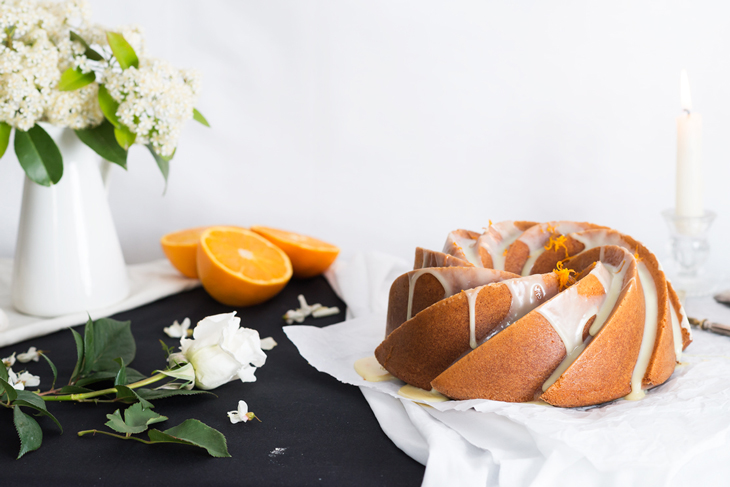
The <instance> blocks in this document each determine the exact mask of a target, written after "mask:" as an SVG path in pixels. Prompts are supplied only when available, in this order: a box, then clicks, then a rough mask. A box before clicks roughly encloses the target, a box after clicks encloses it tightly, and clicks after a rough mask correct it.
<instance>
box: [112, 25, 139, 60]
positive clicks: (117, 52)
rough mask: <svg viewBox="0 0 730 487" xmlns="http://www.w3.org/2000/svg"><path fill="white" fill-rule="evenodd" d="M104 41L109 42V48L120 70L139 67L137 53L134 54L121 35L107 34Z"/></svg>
mask: <svg viewBox="0 0 730 487" xmlns="http://www.w3.org/2000/svg"><path fill="white" fill-rule="evenodd" d="M106 40H107V41H108V42H109V47H111V49H112V52H113V53H114V57H115V58H117V61H118V62H119V66H121V68H122V69H128V68H130V67H132V66H134V67H135V68H138V67H139V58H137V53H136V52H134V49H132V46H130V45H129V42H127V40H126V39H125V38H124V36H123V35H122V34H117V33H116V32H107V33H106Z"/></svg>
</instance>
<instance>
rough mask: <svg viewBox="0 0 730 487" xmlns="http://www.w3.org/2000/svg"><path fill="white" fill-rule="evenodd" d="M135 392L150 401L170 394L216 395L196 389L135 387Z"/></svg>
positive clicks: (170, 395)
mask: <svg viewBox="0 0 730 487" xmlns="http://www.w3.org/2000/svg"><path fill="white" fill-rule="evenodd" d="M136 393H137V395H138V396H139V397H141V398H144V399H148V400H150V401H154V400H155V399H164V398H166V397H172V396H195V395H197V394H210V395H211V396H215V397H218V396H216V395H215V394H213V393H212V392H209V391H201V390H198V389H192V390H187V389H156V390H155V389H145V388H142V389H136Z"/></svg>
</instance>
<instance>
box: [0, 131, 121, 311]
mask: <svg viewBox="0 0 730 487" xmlns="http://www.w3.org/2000/svg"><path fill="white" fill-rule="evenodd" d="M44 128H45V129H46V131H47V132H48V134H49V135H50V136H51V137H52V138H53V139H54V140H55V141H56V144H57V145H58V148H59V149H60V151H61V154H62V156H63V177H62V178H61V181H59V183H58V184H56V185H53V186H51V187H45V186H40V185H38V184H36V183H34V182H32V181H31V180H30V179H28V177H26V178H25V185H24V186H23V202H22V206H21V210H20V225H19V228H18V240H17V244H16V246H15V259H14V262H13V276H12V299H13V305H14V306H15V308H16V309H17V310H18V311H20V312H22V313H26V314H31V315H36V316H43V317H52V316H61V315H65V314H69V313H74V312H79V311H89V310H93V309H97V308H102V307H105V306H109V305H111V304H114V303H116V302H119V301H121V300H123V299H124V298H125V297H126V296H127V295H128V294H129V282H128V277H127V270H126V267H125V264H124V257H123V256H122V249H121V247H120V245H119V239H118V238H117V232H116V230H115V228H114V222H113V220H112V215H111V211H110V209H109V204H108V203H107V195H106V187H105V183H104V181H103V180H102V175H101V172H100V162H101V163H102V164H104V165H106V167H105V169H106V171H105V173H107V171H108V164H109V163H108V162H106V161H101V158H100V157H99V156H98V155H97V154H96V153H95V152H94V151H92V150H91V149H90V148H88V147H87V146H86V145H84V143H83V142H81V141H80V140H79V139H78V137H77V136H76V134H75V133H74V132H73V131H72V130H70V129H66V128H60V127H54V126H47V125H44Z"/></svg>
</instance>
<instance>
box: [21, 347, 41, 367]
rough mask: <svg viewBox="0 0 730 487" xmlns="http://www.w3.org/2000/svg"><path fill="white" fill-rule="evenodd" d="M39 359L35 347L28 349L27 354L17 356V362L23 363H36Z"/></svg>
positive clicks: (39, 355) (39, 356)
mask: <svg viewBox="0 0 730 487" xmlns="http://www.w3.org/2000/svg"><path fill="white" fill-rule="evenodd" d="M40 359H41V354H40V353H38V350H36V348H35V347H30V348H29V349H28V351H27V352H25V353H19V354H18V361H19V362H23V363H26V362H30V361H31V360H32V361H33V362H38V361H39V360H40Z"/></svg>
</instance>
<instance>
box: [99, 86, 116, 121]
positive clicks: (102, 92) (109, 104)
mask: <svg viewBox="0 0 730 487" xmlns="http://www.w3.org/2000/svg"><path fill="white" fill-rule="evenodd" d="M99 108H101V112H102V113H103V114H104V116H105V117H106V119H107V120H109V121H110V122H111V124H112V125H114V127H115V128H117V127H121V125H122V124H121V122H120V121H119V117H117V110H118V109H119V103H117V101H116V100H115V99H114V97H112V95H111V93H109V90H107V89H106V86H104V85H99Z"/></svg>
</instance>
